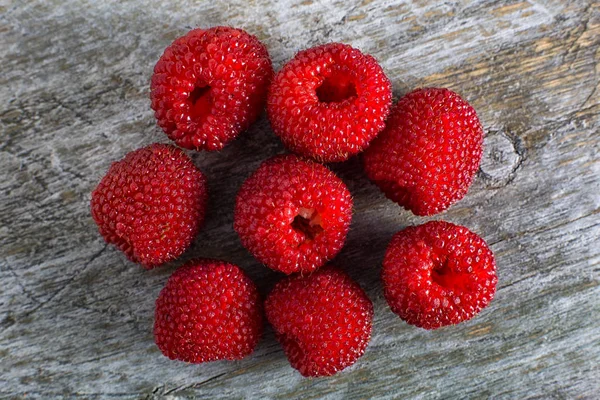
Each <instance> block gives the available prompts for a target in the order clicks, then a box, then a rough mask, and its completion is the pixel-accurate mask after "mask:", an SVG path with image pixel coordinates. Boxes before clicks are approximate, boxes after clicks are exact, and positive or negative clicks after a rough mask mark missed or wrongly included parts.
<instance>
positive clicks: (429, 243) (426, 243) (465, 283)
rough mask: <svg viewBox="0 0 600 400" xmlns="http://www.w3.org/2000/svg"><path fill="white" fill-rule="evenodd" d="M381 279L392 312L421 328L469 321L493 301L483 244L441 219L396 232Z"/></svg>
mask: <svg viewBox="0 0 600 400" xmlns="http://www.w3.org/2000/svg"><path fill="white" fill-rule="evenodd" d="M382 280H383V287H384V294H385V298H386V300H387V302H388V304H389V305H390V307H391V309H392V311H393V312H395V313H396V314H398V315H399V316H400V318H402V319H403V320H405V321H406V322H408V323H409V324H412V325H416V326H418V327H421V328H425V329H437V328H440V327H442V326H446V325H453V324H458V323H459V322H461V321H466V320H469V319H471V318H473V317H474V316H475V315H476V314H477V313H479V311H481V310H482V309H483V308H484V307H485V306H487V305H488V304H489V302H490V301H491V300H492V299H493V298H494V293H495V292H496V283H497V282H498V278H497V277H496V264H495V261H494V255H493V254H492V251H491V250H490V249H489V247H488V246H487V244H486V243H485V241H484V240H483V239H482V238H480V237H479V236H477V235H476V234H475V233H473V232H471V231H469V230H468V229H467V228H465V227H463V226H458V225H454V224H451V223H449V222H444V221H432V222H428V223H426V224H424V225H419V226H412V227H409V228H406V229H404V230H402V231H400V232H398V233H397V234H396V235H395V236H394V238H393V239H392V241H391V243H390V244H389V246H388V248H387V251H386V255H385V259H384V261H383V270H382Z"/></svg>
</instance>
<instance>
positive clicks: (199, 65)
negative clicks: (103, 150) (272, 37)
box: [150, 26, 273, 151]
mask: <svg viewBox="0 0 600 400" xmlns="http://www.w3.org/2000/svg"><path fill="white" fill-rule="evenodd" d="M272 77H273V67H272V65H271V59H270V58H269V54H268V52H267V49H266V47H265V46H264V45H263V44H262V43H261V42H260V41H259V40H258V39H257V38H256V37H255V36H252V35H250V34H248V33H246V32H245V31H243V30H241V29H235V28H230V27H224V26H217V27H214V28H210V29H194V30H192V31H190V32H189V33H188V34H186V35H185V36H183V37H180V38H178V39H177V40H175V41H174V42H173V43H172V44H171V45H170V46H169V47H167V49H166V50H165V52H164V54H163V55H162V56H161V58H160V60H158V62H157V63H156V66H155V67H154V75H153V76H152V82H151V95H150V97H151V100H152V109H153V110H154V111H155V116H156V119H157V121H158V125H159V126H160V127H161V128H162V129H163V130H164V131H165V133H166V134H167V135H168V136H169V138H171V139H172V140H173V141H175V143H177V144H178V145H179V146H181V147H184V148H187V149H194V150H209V151H214V150H221V149H222V148H223V147H224V146H225V145H226V144H227V143H229V142H230V141H232V140H233V139H234V138H235V137H236V136H237V135H238V134H239V133H240V132H242V131H244V130H246V129H248V127H249V126H250V124H251V123H252V122H254V121H255V120H256V118H257V117H258V116H259V115H260V113H261V112H262V110H263V108H264V104H265V101H266V96H267V91H268V86H269V84H270V82H271V79H272Z"/></svg>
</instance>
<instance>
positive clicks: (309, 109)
mask: <svg viewBox="0 0 600 400" xmlns="http://www.w3.org/2000/svg"><path fill="white" fill-rule="evenodd" d="M391 100H392V86H391V84H390V81H389V80H388V78H387V77H386V76H385V73H384V72H383V70H382V69H381V67H380V66H379V64H377V61H376V60H375V59H374V58H373V57H371V56H369V55H365V54H363V53H361V52H360V51H359V50H357V49H354V48H352V47H350V46H348V45H345V44H341V43H330V44H325V45H322V46H318V47H313V48H311V49H308V50H304V51H301V52H299V53H298V54H297V55H296V57H294V58H293V59H292V60H291V61H289V62H288V63H287V64H286V65H285V66H284V67H283V69H282V70H281V71H279V73H278V74H277V75H276V76H275V79H274V80H273V84H272V85H271V88H270V89H269V98H268V102H267V111H268V114H269V119H270V121H271V126H272V128H273V130H274V131H275V133H276V134H277V135H278V136H279V137H280V138H281V140H282V141H283V143H284V144H285V145H286V146H287V147H288V148H289V149H290V150H292V151H294V152H296V153H298V154H301V155H303V156H307V157H312V158H314V159H316V160H318V161H323V162H331V161H344V160H346V159H348V157H350V156H351V155H354V154H357V153H359V152H360V151H362V150H363V149H364V148H365V147H366V146H367V145H368V144H369V142H370V141H371V140H372V139H373V138H374V137H375V136H376V135H377V134H378V133H379V132H380V131H381V130H382V129H383V128H384V126H385V119H386V118H387V116H388V114H389V112H390V106H391Z"/></svg>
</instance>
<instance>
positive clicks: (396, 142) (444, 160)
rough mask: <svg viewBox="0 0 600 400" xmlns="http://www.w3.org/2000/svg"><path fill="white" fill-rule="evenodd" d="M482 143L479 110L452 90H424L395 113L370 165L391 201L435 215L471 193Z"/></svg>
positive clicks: (369, 155) (370, 153)
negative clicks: (469, 189) (470, 189)
mask: <svg viewBox="0 0 600 400" xmlns="http://www.w3.org/2000/svg"><path fill="white" fill-rule="evenodd" d="M482 145H483V129H482V128H481V124H480V123H479V119H478V118H477V114H476V113H475V110H474V109H473V107H471V106H470V105H469V104H468V103H467V102H466V101H464V100H463V99H461V98H460V97H459V96H458V95H457V94H456V93H454V92H451V91H450V90H448V89H418V90H415V91H414V92H411V93H409V94H407V95H406V96H404V97H403V98H402V99H400V101H399V102H398V104H397V105H396V106H395V108H394V109H393V110H392V113H391V115H390V118H389V120H388V122H387V127H386V129H385V130H384V131H383V132H382V133H381V135H379V136H378V137H377V139H375V140H374V141H373V143H372V145H371V146H370V147H369V149H368V150H367V151H365V153H364V165H365V170H366V173H367V175H368V176H369V178H370V179H371V180H372V181H374V182H375V183H376V184H377V185H378V186H379V187H380V189H381V190H382V191H383V192H384V193H385V195H386V196H387V197H388V198H390V199H391V200H393V201H395V202H396V203H398V204H400V205H401V206H403V207H404V208H406V209H409V210H411V211H412V212H413V213H415V214H416V215H433V214H436V213H438V212H441V211H444V210H446V209H447V208H448V207H450V205H451V204H453V203H455V202H456V201H458V200H460V199H461V198H463V197H464V195H465V194H466V193H467V190H468V188H469V185H471V182H472V181H473V177H474V175H475V173H476V172H477V169H478V168H479V162H480V161H481V154H482Z"/></svg>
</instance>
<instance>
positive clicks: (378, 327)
mask: <svg viewBox="0 0 600 400" xmlns="http://www.w3.org/2000/svg"><path fill="white" fill-rule="evenodd" d="M0 4H1V5H0V14H1V17H0V31H1V36H0V49H1V50H0V68H1V69H0V71H1V74H0V104H1V109H0V119H1V139H0V357H1V362H0V397H7V398H12V397H16V398H25V397H26V398H56V397H68V398H72V397H77V396H80V397H82V398H131V399H133V398H144V397H146V398H188V397H198V398H210V399H220V398H260V399H263V398H282V399H283V398H302V399H309V398H329V399H336V398H343V399H349V398H390V399H391V398H418V399H437V398H456V399H464V398H506V399H513V398H540V399H547V398H552V399H571V398H584V399H598V398H600V322H599V321H600V162H599V159H600V155H599V152H600V117H599V113H600V90H599V89H598V85H599V78H600V66H599V63H598V61H599V59H600V5H599V4H598V3H597V2H594V1H593V0H584V1H579V0H577V1H566V0H526V1H507V0H494V1H487V0H478V1H475V0H474V1H445V2H440V1H411V2H396V1H391V0H383V1H371V0H362V1H360V0H348V1H342V0H340V1H337V2H325V1H322V2H321V1H317V0H304V1H301V0H297V1H296V0H285V1H279V2H269V1H266V0H240V1H235V2H227V1H215V0H212V1H191V0H190V1H183V0H173V1H160V0H155V1H152V2H148V3H144V2H142V1H131V0H130V1H106V2H104V1H102V2H101V1H92V0H89V1H59V0H54V1H51V0H45V1H42V0H34V1H28V2H25V1H8V2H7V0H1V1H0ZM217 24H230V25H234V26H237V27H242V28H245V29H247V30H249V31H250V32H252V33H254V34H256V35H257V36H258V37H259V38H260V39H261V40H263V41H264V43H265V44H266V45H267V46H268V48H269V51H270V53H271V56H272V58H273V61H274V65H275V68H276V69H279V68H280V67H281V65H282V64H283V63H284V62H285V61H286V60H288V59H289V58H290V57H292V56H293V54H294V53H295V52H296V51H298V50H300V49H303V48H306V47H309V46H313V45H316V44H319V43H324V42H328V41H343V42H346V43H349V44H352V45H354V46H356V47H358V48H360V49H362V50H363V51H365V52H367V53H370V54H373V55H374V56H375V57H376V58H377V59H378V60H379V61H380V62H381V65H382V66H383V68H384V69H385V71H386V72H387V73H388V75H389V77H390V79H391V80H392V81H393V84H394V93H395V96H400V95H402V94H403V93H406V92H407V91H408V90H411V89H413V88H416V87H419V86H445V87H448V88H451V89H453V90H456V91H458V92H459V93H461V94H462V95H463V96H464V97H465V98H466V99H467V100H468V101H470V102H471V104H472V105H473V106H474V107H475V109H476V110H478V113H479V115H480V118H481V120H482V122H483V124H484V126H485V132H486V139H485V143H486V146H487V147H486V150H485V157H484V161H483V164H482V167H481V171H480V173H479V174H478V177H477V179H476V181H475V183H474V185H473V186H472V187H471V189H470V191H469V193H468V195H467V196H466V198H465V199H464V200H462V201H461V202H459V203H458V204H456V205H454V206H453V207H452V208H451V209H450V210H449V211H448V212H446V213H444V214H441V215H439V216H437V217H436V218H439V219H445V220H448V221H452V222H455V223H459V224H462V225H465V226H467V227H469V228H470V229H472V230H473V231H475V232H478V233H479V234H480V235H481V236H482V237H484V238H485V239H486V240H487V241H488V243H489V244H490V245H491V247H492V249H493V250H494V252H495V254H496V257H497V263H498V270H499V279H500V281H499V290H498V293H497V297H496V299H495V300H494V301H493V302H492V304H491V305H490V306H489V307H488V308H487V309H485V310H484V311H483V312H482V313H481V314H480V315H479V316H478V317H477V318H475V319H474V320H472V321H470V322H467V323H464V324H461V325H459V326H456V327H449V328H445V329H441V330H439V331H435V332H427V331H425V330H421V329H417V328H414V327H411V326H409V325H407V324H405V323H404V322H402V321H401V320H400V319H398V318H397V317H396V316H395V315H394V314H392V313H391V312H390V311H389V309H388V307H387V306H386V304H385V301H384V300H383V297H382V291H381V284H380V282H379V279H378V276H379V270H380V263H381V260H382V258H383V253H384V249H385V247H386V244H387V243H388V241H389V240H390V238H391V236H392V234H393V233H394V232H396V231H398V230H399V229H401V228H402V227H404V226H407V225H411V224H418V223H422V222H424V221H426V220H428V219H425V218H418V217H415V216H413V215H411V214H410V213H409V212H407V211H403V210H401V209H400V208H399V207H397V206H396V205H395V204H393V203H391V202H390V201H387V200H386V199H385V198H384V197H383V196H382V195H381V194H380V193H379V192H378V191H377V189H376V188H375V186H374V185H372V184H370V183H369V182H368V180H367V179H366V177H365V175H364V174H363V173H362V171H361V168H360V163H359V161H358V160H356V159H354V160H351V161H349V162H347V163H345V164H341V165H335V166H333V169H334V170H335V171H336V172H337V173H339V175H340V176H341V177H342V178H343V179H344V180H345V182H346V183H347V184H348V186H349V188H350V190H351V191H352V193H353V196H354V197H355V205H356V208H355V215H354V219H353V223H352V230H351V232H350V234H349V238H348V241H347V245H346V247H345V248H344V250H343V251H342V253H341V254H340V255H339V257H338V258H337V259H336V260H335V263H336V264H338V265H340V266H341V267H343V268H344V269H345V270H346V271H348V273H349V274H350V275H351V276H352V277H354V278H355V279H356V280H358V282H359V283H360V284H361V285H362V286H363V287H364V288H365V290H366V291H367V293H368V294H369V296H370V297H371V299H372V300H373V302H374V304H375V320H374V335H373V339H372V341H371V343H370V345H369V348H368V349H367V352H366V354H365V356H364V357H363V358H362V359H360V360H359V362H358V363H357V364H355V365H354V366H353V367H352V368H350V369H348V370H347V371H344V372H343V373H341V374H339V375H337V376H334V377H332V378H329V379H303V378H302V377H301V376H300V375H299V374H298V373H297V372H295V371H294V370H293V369H291V368H290V367H289V365H288V362H287V360H286V359H285V356H284V354H283V352H282V350H281V348H280V346H279V345H278V343H277V342H276V341H275V339H274V336H273V333H272V331H271V330H270V329H268V330H267V332H266V334H265V337H264V339H263V340H262V341H261V342H260V344H259V346H258V349H257V350H256V352H255V354H254V355H253V356H252V357H250V358H247V359H245V360H243V361H239V362H215V363H210V364H205V365H186V364H183V363H179V362H172V361H169V360H168V359H166V358H164V357H163V356H162V355H161V354H160V352H159V351H158V349H157V348H156V347H155V345H154V343H153V339H152V324H153V308H154V301H155V298H156V296H157V294H158V292H159V291H160V289H161V288H162V286H163V284H164V283H165V281H166V280H167V278H168V276H169V275H170V273H171V272H172V271H173V270H174V269H175V268H176V267H177V266H178V265H180V264H181V262H182V261H184V260H185V259H189V258H191V257H193V256H209V257H218V258H223V259H226V260H229V261H232V262H235V263H238V264H239V265H240V266H242V267H243V268H244V269H245V270H246V271H247V272H248V273H249V274H250V275H251V276H252V278H254V279H255V280H256V282H257V284H258V285H259V287H260V289H261V291H262V292H263V293H267V292H268V290H269V289H270V288H271V287H272V285H273V283H274V282H275V281H276V280H277V279H278V276H277V275H276V274H275V273H272V272H270V271H269V270H267V269H266V268H265V267H263V266H261V265H259V264H258V263H257V262H256V261H255V260H254V259H253V258H252V257H250V256H249V254H248V253H247V252H246V251H245V250H244V249H243V248H242V246H241V244H240V242H239V240H238V238H237V236H236V234H235V232H234V231H233V229H232V220H233V204H234V196H235V193H236V191H237V189H238V188H239V186H240V184H241V183H242V181H243V180H244V179H245V178H246V177H247V176H248V175H249V174H250V172H251V171H252V170H253V169H255V168H256V167H257V166H258V165H259V163H260V162H261V161H262V160H263V159H265V158H267V157H269V156H271V155H273V154H276V153H279V152H282V151H283V148H282V146H281V144H280V143H279V141H278V140H277V139H276V138H275V137H274V136H273V134H272V133H271V132H270V129H269V127H268V124H267V123H266V121H265V119H264V117H263V118H262V119H261V120H260V121H259V122H258V123H257V124H255V125H254V126H253V127H252V128H251V129H250V130H249V131H248V132H246V133H245V134H244V135H243V136H241V137H240V138H239V139H238V140H236V141H235V142H234V143H233V144H231V145H230V146H228V147H227V148H226V149H225V150H224V151H222V152H220V153H210V154H208V153H197V154H194V155H193V158H194V161H195V163H196V164H197V165H198V166H199V167H200V168H201V169H202V170H203V171H204V172H205V173H206V174H207V175H208V178H209V184H210V194H211V200H210V211H209V213H208V217H207V221H206V225H205V228H204V229H203V230H202V232H201V234H200V235H199V236H198V238H197V240H196V242H195V244H194V246H193V248H192V249H191V250H190V251H188V252H187V253H186V254H185V257H184V258H183V260H181V262H179V261H178V262H176V263H173V264H172V265H171V266H168V267H166V268H163V269H159V270H156V271H152V272H144V271H143V270H142V269H141V268H139V267H137V266H136V265H133V264H132V263H130V262H128V261H127V260H126V259H125V258H124V256H123V255H122V254H120V253H119V252H118V251H117V250H116V249H115V248H113V247H111V246H108V247H107V246H106V245H105V244H104V243H103V241H102V239H101V238H100V236H99V234H98V232H97V230H96V226H95V225H94V223H93V221H92V218H91V216H90V212H89V200H90V192H91V191H92V189H93V188H94V187H95V185H96V184H97V182H98V181H99V180H100V178H101V177H102V176H103V174H104V173H105V171H106V170H107V168H108V166H109V164H110V163H111V162H112V161H115V160H118V159H120V158H121V157H122V156H123V155H124V154H125V153H126V152H129V151H131V150H133V149H136V148H138V147H140V146H143V145H146V144H150V143H152V142H156V141H160V142H167V141H168V140H167V138H166V136H165V135H163V134H162V133H161V132H160V130H159V129H158V128H157V127H156V125H155V121H154V118H153V114H152V111H151V110H150V106H149V100H148V92H149V80H150V75H151V72H152V68H153V66H154V63H155V62H156V61H157V59H158V57H159V56H160V54H161V53H162V51H163V50H164V48H165V47H166V46H167V45H168V44H169V43H170V42H171V41H172V40H173V39H175V38H176V37H178V36H180V35H182V34H184V33H185V32H186V31H187V30H188V29H190V28H192V27H196V26H201V27H207V26H213V25H217ZM430 219H431V218H430Z"/></svg>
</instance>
